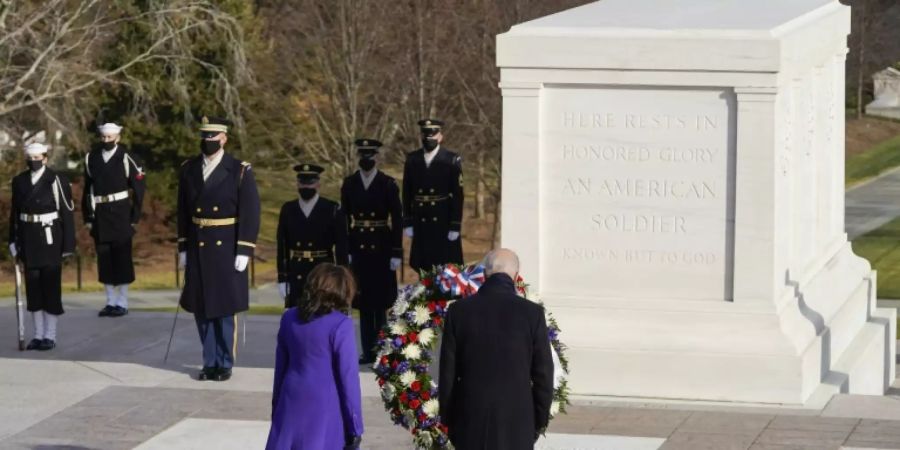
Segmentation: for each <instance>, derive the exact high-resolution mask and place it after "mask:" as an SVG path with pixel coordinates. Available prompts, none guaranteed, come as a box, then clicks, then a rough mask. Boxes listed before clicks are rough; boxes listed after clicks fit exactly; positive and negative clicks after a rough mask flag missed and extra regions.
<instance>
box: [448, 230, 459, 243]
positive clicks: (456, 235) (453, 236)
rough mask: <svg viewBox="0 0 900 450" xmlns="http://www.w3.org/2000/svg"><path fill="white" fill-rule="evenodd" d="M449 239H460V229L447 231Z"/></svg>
mask: <svg viewBox="0 0 900 450" xmlns="http://www.w3.org/2000/svg"><path fill="white" fill-rule="evenodd" d="M447 239H449V240H451V241H455V240H457V239H459V231H451V232H449V233H447Z"/></svg>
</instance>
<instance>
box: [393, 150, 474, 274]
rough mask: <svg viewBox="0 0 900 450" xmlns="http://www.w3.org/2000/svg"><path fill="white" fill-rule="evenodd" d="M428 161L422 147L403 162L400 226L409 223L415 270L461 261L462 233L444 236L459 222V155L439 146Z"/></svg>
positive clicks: (411, 255)
mask: <svg viewBox="0 0 900 450" xmlns="http://www.w3.org/2000/svg"><path fill="white" fill-rule="evenodd" d="M437 152H438V154H437V155H435V156H434V159H433V160H432V161H431V164H430V165H427V166H426V164H425V151H424V150H423V149H419V150H416V151H414V152H412V153H409V154H408V155H407V156H406V164H404V166H403V217H404V219H403V220H404V227H413V239H412V248H411V249H410V255H409V265H410V267H412V268H413V269H415V270H430V269H431V268H432V267H433V266H437V265H442V264H447V263H456V264H462V262H463V260H462V259H463V254H462V236H460V238H459V239H457V240H455V241H450V240H449V239H447V234H448V233H449V232H450V231H456V232H459V231H460V228H461V226H462V214H463V187H462V162H461V160H460V157H459V155H457V154H456V153H453V152H451V151H450V150H447V149H444V148H443V147H441V148H440V149H439V150H437Z"/></svg>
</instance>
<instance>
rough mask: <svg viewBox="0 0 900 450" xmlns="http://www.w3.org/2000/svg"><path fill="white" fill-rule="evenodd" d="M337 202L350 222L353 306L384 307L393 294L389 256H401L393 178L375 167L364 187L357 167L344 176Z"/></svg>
mask: <svg viewBox="0 0 900 450" xmlns="http://www.w3.org/2000/svg"><path fill="white" fill-rule="evenodd" d="M341 206H342V207H343V209H344V212H345V213H346V214H347V217H348V221H349V225H350V232H349V236H350V255H351V256H352V257H353V258H352V259H353V261H352V262H351V264H350V266H351V267H352V269H353V273H354V274H355V275H356V281H357V284H358V288H359V295H358V296H357V297H356V299H355V300H354V302H353V307H354V308H357V309H366V310H372V309H381V310H384V309H387V308H389V307H390V306H391V305H392V304H393V303H394V300H395V298H396V297H397V272H396V271H394V270H391V267H390V264H391V258H401V259H402V258H403V229H402V220H403V219H402V215H403V210H402V208H403V207H402V205H401V204H400V188H399V187H398V186H397V181H396V180H394V179H393V178H392V177H390V176H388V175H386V174H384V173H382V172H381V171H379V172H377V173H376V174H375V177H374V178H373V179H372V183H371V184H369V187H368V189H366V187H365V186H364V185H363V181H362V178H361V177H360V174H359V172H358V171H357V172H356V173H354V174H353V175H350V176H349V177H347V178H345V179H344V184H343V186H341Z"/></svg>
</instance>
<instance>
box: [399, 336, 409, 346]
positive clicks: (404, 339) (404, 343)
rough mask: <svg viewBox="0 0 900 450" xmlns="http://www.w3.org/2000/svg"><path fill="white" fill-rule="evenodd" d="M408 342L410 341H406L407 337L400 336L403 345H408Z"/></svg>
mask: <svg viewBox="0 0 900 450" xmlns="http://www.w3.org/2000/svg"><path fill="white" fill-rule="evenodd" d="M407 341H408V339H406V336H400V342H402V343H403V345H406V342H407Z"/></svg>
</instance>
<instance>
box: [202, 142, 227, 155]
mask: <svg viewBox="0 0 900 450" xmlns="http://www.w3.org/2000/svg"><path fill="white" fill-rule="evenodd" d="M221 148H222V144H220V143H219V141H207V140H206V139H203V140H201V141H200V151H201V152H203V154H204V155H206V156H209V155H212V154H214V153H215V152H217V151H219V150H220V149H221Z"/></svg>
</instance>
